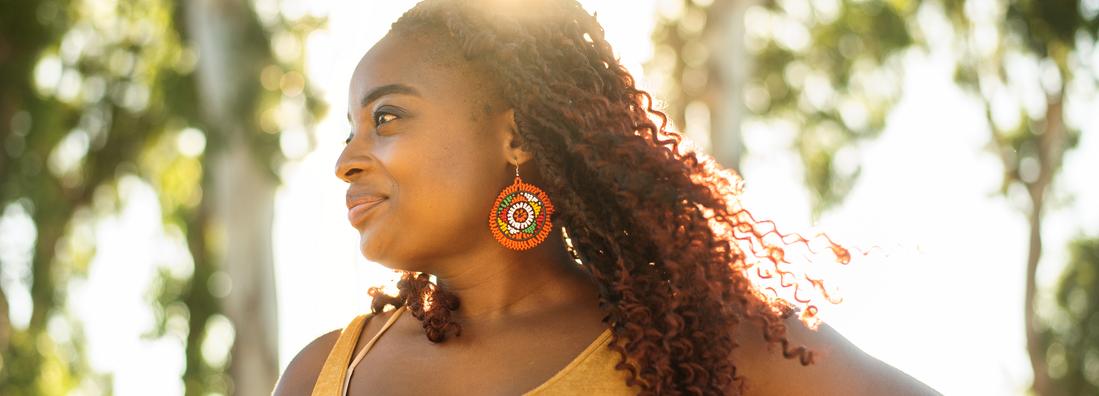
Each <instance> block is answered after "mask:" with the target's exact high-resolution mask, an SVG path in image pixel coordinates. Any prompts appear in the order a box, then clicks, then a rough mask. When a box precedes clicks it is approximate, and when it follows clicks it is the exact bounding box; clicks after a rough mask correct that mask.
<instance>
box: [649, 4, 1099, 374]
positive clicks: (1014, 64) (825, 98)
mask: <svg viewBox="0 0 1099 396" xmlns="http://www.w3.org/2000/svg"><path fill="white" fill-rule="evenodd" d="M758 1H761V3H760V6H749V7H748V8H747V9H746V10H745V11H744V15H743V22H744V34H745V37H744V40H745V43H746V47H747V48H748V52H749V54H751V55H752V56H753V62H754V64H753V65H752V67H751V68H750V70H751V71H750V73H749V78H748V83H747V84H746V85H745V87H744V89H743V91H738V90H730V89H729V86H727V85H726V84H723V83H720V82H718V83H713V82H711V83H709V84H707V81H721V79H720V76H721V73H722V71H721V70H720V69H722V68H724V69H726V70H728V69H729V68H730V66H729V65H728V64H722V63H715V62H713V61H710V63H708V64H707V65H706V66H705V67H706V69H702V70H705V71H704V72H699V71H698V70H699V69H698V67H697V64H699V61H698V60H697V59H695V58H698V56H696V55H692V54H719V53H733V54H736V53H738V51H739V49H738V45H736V43H733V42H730V41H728V40H729V39H725V40H709V39H707V38H706V35H705V34H703V33H705V32H710V31H722V30H723V29H727V28H722V27H720V26H718V25H719V24H723V23H724V24H728V23H733V24H735V23H737V22H736V21H735V20H732V19H730V18H729V17H728V15H727V11H722V10H727V9H729V7H730V6H729V5H728V4H727V3H732V1H725V0H662V1H661V2H660V4H664V5H663V6H661V7H662V9H670V10H673V11H672V12H664V14H665V17H664V18H663V19H662V22H661V23H660V24H659V25H658V26H657V29H656V33H655V34H654V40H655V41H656V43H657V44H656V45H657V50H656V51H655V56H654V61H653V64H652V65H650V66H652V67H651V69H653V70H654V74H659V73H663V74H668V75H670V77H669V78H668V79H667V81H662V80H660V79H659V78H658V79H656V80H657V82H658V83H663V84H658V85H659V86H660V88H661V89H662V91H663V92H662V96H664V97H666V98H668V100H669V102H670V104H669V105H668V107H667V108H668V110H669V111H668V112H669V114H670V115H671V118H672V119H673V120H675V121H676V122H677V124H679V125H681V126H682V125H684V124H686V129H687V130H690V129H691V128H692V126H691V123H692V119H691V117H690V116H689V114H688V113H690V110H689V109H690V108H691V107H692V106H694V103H696V102H697V101H702V103H707V102H708V101H712V100H713V98H714V97H728V96H735V95H743V97H744V102H743V103H744V105H745V106H746V107H747V109H748V110H749V111H750V113H751V114H752V115H753V116H750V117H747V118H745V119H746V120H758V121H761V122H766V123H768V127H769V128H767V129H768V130H771V131H775V130H790V131H792V133H793V135H794V138H793V145H794V147H795V148H796V149H797V151H798V153H799V154H800V156H801V158H802V161H803V163H804V165H805V168H804V172H805V181H806V184H807V185H808V186H809V188H810V190H811V191H813V192H814V193H815V194H814V195H815V196H814V198H815V200H814V203H813V206H814V207H813V211H814V214H819V213H821V211H823V210H826V209H827V208H828V207H830V206H832V205H834V204H835V203H837V202H839V201H840V200H841V199H842V197H843V196H844V195H845V194H846V192H847V191H849V190H850V188H851V187H852V186H853V184H854V180H855V179H856V177H857V175H858V173H859V171H858V169H859V167H858V160H857V156H856V155H855V154H856V153H857V148H858V142H859V141H861V140H862V139H867V138H872V137H875V136H877V134H878V133H879V132H880V131H881V129H882V127H883V125H884V122H885V118H886V116H887V114H888V112H889V109H890V108H891V107H892V105H893V104H894V103H895V101H896V99H897V98H898V95H899V83H900V81H901V76H900V71H901V69H900V66H901V65H900V59H899V57H898V56H897V55H898V54H901V53H902V51H903V50H905V49H906V48H908V47H910V46H912V45H923V44H924V43H923V42H922V41H921V40H919V39H922V38H923V37H921V36H920V35H919V34H920V28H921V26H919V25H917V24H916V23H915V21H916V18H914V16H916V15H917V14H918V13H921V12H928V13H931V14H935V15H938V16H939V17H940V18H942V17H945V18H946V20H948V21H950V22H947V23H946V24H945V25H946V26H945V28H946V29H949V28H951V27H952V28H953V29H954V30H953V31H949V32H935V33H936V34H938V33H942V34H946V35H949V36H951V37H950V38H948V39H947V40H946V41H945V42H946V43H947V44H948V45H951V44H953V45H954V46H955V48H951V49H952V50H954V53H955V54H956V56H957V57H956V58H955V61H956V64H957V72H956V73H955V76H956V81H957V82H958V83H959V85H960V86H962V87H963V88H965V89H968V90H969V91H970V92H972V93H973V94H975V95H976V96H977V97H978V98H979V99H980V101H981V102H982V103H983V104H984V108H985V115H986V118H987V119H988V125H989V130H990V131H991V135H992V136H991V137H992V138H991V139H990V140H991V142H992V144H991V146H992V149H993V151H994V152H995V153H996V154H997V155H998V156H999V158H1000V159H1001V160H1002V163H1003V166H1004V178H1003V184H1002V186H1003V187H1002V189H1001V193H1003V194H1007V195H1009V196H1012V197H1016V196H1022V197H1024V198H1023V200H1025V201H1027V203H1028V205H1026V207H1025V208H1022V211H1023V212H1024V213H1025V214H1026V216H1027V218H1028V222H1029V224H1030V231H1029V232H1030V243H1029V252H1028V256H1027V269H1026V279H1027V280H1026V289H1025V307H1024V309H1025V314H1024V317H1025V321H1026V334H1027V349H1028V353H1029V355H1030V359H1031V364H1032V366H1033V371H1034V385H1033V386H1034V390H1035V392H1037V393H1038V394H1041V395H1048V394H1053V392H1054V389H1053V388H1052V387H1053V385H1052V384H1051V380H1050V377H1049V369H1048V367H1047V362H1046V351H1045V350H1044V349H1043V343H1042V342H1041V339H1040V337H1039V334H1038V330H1039V327H1040V326H1039V324H1038V323H1037V320H1038V317H1037V315H1036V312H1035V300H1036V296H1037V287H1036V283H1035V274H1036V273H1037V267H1038V263H1039V260H1040V258H1041V252H1042V240H1041V219H1042V211H1043V208H1044V207H1045V206H1046V205H1047V203H1046V201H1047V192H1048V191H1049V188H1050V186H1051V185H1052V182H1053V180H1054V176H1055V175H1056V174H1057V172H1058V171H1059V169H1060V166H1061V161H1062V157H1063V154H1064V152H1065V151H1066V150H1068V149H1070V148H1071V147H1073V146H1074V145H1075V142H1076V141H1077V139H1078V135H1079V132H1078V126H1077V125H1072V123H1071V122H1066V121H1070V120H1066V119H1065V115H1064V109H1065V104H1066V101H1071V100H1072V95H1071V94H1069V93H1067V92H1066V91H1067V90H1068V89H1069V88H1072V87H1074V86H1075V87H1094V86H1095V84H1096V79H1097V78H1099V76H1096V73H1095V72H1094V68H1091V71H1089V69H1088V67H1087V66H1086V65H1088V62H1089V61H1088V60H1087V59H1084V58H1083V57H1082V56H1081V53H1080V52H1079V51H1078V50H1077V49H1078V48H1087V49H1091V48H1094V46H1095V42H1096V30H1097V29H1099V18H1097V15H1099V4H1096V2H1094V1H1080V0H1053V1H1034V0H992V1H960V0H959V1H954V0H946V1H935V0H925V1H920V0H820V1H811V2H805V1H796V0H758ZM733 8H735V6H733ZM698 10H703V11H705V12H702V11H698ZM734 14H735V13H734ZM669 15H670V17H669ZM711 25H715V26H711ZM934 28H942V27H934ZM1089 51H1093V50H1089ZM1088 53H1090V52H1088ZM732 59H736V58H732ZM746 62H747V60H741V63H746ZM692 64H696V66H694V67H695V68H694V69H692V68H691V65H692ZM715 69H716V70H715ZM726 73H728V72H727V71H726ZM732 74H734V75H735V73H732ZM715 75H717V76H719V78H718V79H716V80H714V78H713V76H715ZM707 86H708V87H710V88H707V89H702V88H703V87H707ZM1079 91H1080V92H1083V93H1086V92H1090V91H1089V90H1088V89H1087V88H1080V89H1079ZM725 102H727V103H732V102H736V99H727V100H725ZM718 103H720V102H718ZM708 108H709V109H722V110H721V111H722V112H727V113H729V114H738V113H737V112H736V111H731V110H728V109H726V108H725V107H723V106H722V105H720V104H718V105H714V104H708ZM710 118H711V119H712V120H713V121H712V123H713V125H712V127H711V131H712V132H711V133H712V134H715V135H716V134H720V135H722V136H715V137H713V138H712V140H713V141H714V142H715V145H716V144H718V143H717V142H727V143H722V144H727V145H734V146H736V147H739V144H734V143H732V142H736V141H738V140H739V136H736V135H734V134H736V133H739V132H738V129H736V127H732V126H729V125H727V123H728V122H733V123H739V122H743V121H744V120H733V121H720V119H719V118H718V117H716V116H711V117H710ZM738 150H739V149H736V150H730V149H728V148H722V147H714V148H713V151H714V152H715V153H716V154H717V155H716V157H717V158H718V159H719V160H722V161H723V162H724V163H725V165H727V166H738V165H739V164H738V162H739V161H740V159H739V158H740V157H739V155H740V154H739V151H738ZM723 152H725V153H736V155H722V153H723Z"/></svg>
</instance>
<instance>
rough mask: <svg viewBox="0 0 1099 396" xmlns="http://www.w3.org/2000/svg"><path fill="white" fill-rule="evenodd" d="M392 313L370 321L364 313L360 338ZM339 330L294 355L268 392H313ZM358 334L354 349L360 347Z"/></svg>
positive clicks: (282, 395) (280, 395) (279, 395)
mask: <svg viewBox="0 0 1099 396" xmlns="http://www.w3.org/2000/svg"><path fill="white" fill-rule="evenodd" d="M390 313H392V310H390V311H386V312H383V313H379V314H377V315H376V316H381V317H383V320H380V321H379V320H370V318H371V317H373V316H375V315H374V314H367V317H366V324H365V325H364V328H363V332H362V334H363V335H369V334H374V333H376V332H377V331H378V330H379V329H378V327H379V326H380V324H379V323H380V322H385V320H384V318H385V317H388V316H389V314H390ZM342 332H343V329H336V330H332V331H330V332H327V333H324V334H323V335H321V336H320V337H317V338H316V339H314V340H313V341H312V342H310V343H309V344H308V345H306V346H305V347H304V348H302V349H301V351H298V354H297V355H295V356H294V358H293V359H292V360H290V364H288V365H287V366H286V370H285V371H283V373H282V375H280V376H279V380H278V383H276V384H275V390H274V391H273V392H272V393H271V395H272V396H299V395H302V396H308V395H310V394H312V393H313V386H314V385H316V383H317V377H319V376H320V373H321V367H323V366H324V361H325V360H326V359H328V354H329V353H330V352H331V351H332V347H333V346H335V345H336V340H338V339H339V338H340V333H342ZM362 337H363V336H362V335H360V339H359V342H358V344H359V345H356V350H357V349H358V348H360V347H362V344H363V342H362Z"/></svg>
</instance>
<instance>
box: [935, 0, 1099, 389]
mask: <svg viewBox="0 0 1099 396" xmlns="http://www.w3.org/2000/svg"><path fill="white" fill-rule="evenodd" d="M942 9H943V10H945V12H946V15H947V16H948V18H949V20H950V21H951V22H953V26H954V28H955V29H956V39H955V40H953V42H954V43H956V46H957V48H955V50H956V51H957V53H958V54H959V57H958V58H957V68H956V72H955V80H956V81H957V82H958V84H959V85H960V86H961V87H963V88H965V89H967V90H969V91H970V92H971V93H972V94H974V95H975V96H977V97H978V98H979V99H980V100H981V102H982V103H983V104H984V108H985V116H986V118H987V120H988V127H989V131H990V132H991V135H992V136H991V141H992V144H991V149H992V150H993V152H995V153H996V155H997V156H998V157H999V158H1000V160H1001V161H1002V163H1003V168H1004V175H1003V184H1002V188H1001V193H1003V194H1007V195H1008V196H1009V197H1025V198H1022V199H1023V200H1024V201H1025V202H1027V205H1025V207H1022V208H1020V210H1021V211H1022V212H1023V213H1024V214H1025V215H1026V217H1027V221H1028V222H1029V224H1030V231H1029V232H1030V242H1029V250H1028V253H1027V261H1026V263H1027V266H1026V291H1025V297H1024V299H1025V300H1024V304H1025V305H1024V320H1025V326H1026V337H1027V352H1028V354H1029V355H1030V362H1031V366H1032V368H1033V373H1034V384H1033V390H1034V391H1035V392H1036V393H1037V394H1039V395H1052V394H1056V393H1057V389H1056V388H1055V384H1053V383H1052V380H1051V378H1050V368H1049V362H1048V361H1047V359H1046V356H1047V355H1046V350H1045V348H1044V347H1043V342H1042V341H1041V335H1040V334H1039V331H1040V327H1041V325H1040V323H1039V317H1038V314H1037V312H1036V307H1035V302H1036V300H1037V294H1038V293H1037V292H1038V288H1037V282H1036V279H1035V276H1036V274H1037V272H1038V263H1039V262H1040V260H1041V256H1042V234H1041V226H1042V214H1043V210H1045V209H1046V206H1047V205H1048V203H1047V201H1049V196H1048V193H1049V192H1050V187H1051V186H1052V185H1053V181H1054V177H1055V176H1056V175H1057V173H1058V172H1059V171H1060V168H1061V163H1062V159H1063V157H1064V153H1065V151H1067V150H1069V149H1070V148H1072V147H1074V146H1075V145H1076V142H1077V140H1078V139H1079V129H1078V128H1079V125H1073V123H1072V121H1073V120H1071V119H1068V118H1066V116H1065V106H1066V103H1067V102H1069V101H1071V100H1073V99H1074V96H1073V94H1074V93H1078V94H1079V93H1083V92H1086V90H1083V91H1077V92H1070V91H1069V90H1070V89H1072V88H1073V87H1094V86H1095V85H1096V83H1097V79H1099V75H1096V73H1094V72H1089V70H1088V68H1086V67H1082V65H1086V64H1087V62H1088V61H1087V60H1085V59H1082V58H1081V54H1080V52H1078V50H1077V49H1078V48H1087V49H1091V48H1093V47H1094V46H1095V42H1096V34H1097V30H1099V4H1095V2H1089V1H1079V0H1056V1H1026V0H1018V1H997V2H976V1H946V2H943V3H942ZM1020 187H1021V188H1020ZM1096 364H1099V363H1096Z"/></svg>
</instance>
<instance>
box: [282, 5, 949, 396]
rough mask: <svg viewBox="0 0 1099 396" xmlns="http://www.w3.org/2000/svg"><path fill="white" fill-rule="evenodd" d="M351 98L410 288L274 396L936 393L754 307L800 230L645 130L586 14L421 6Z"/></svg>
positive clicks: (640, 100) (360, 321) (728, 176)
mask: <svg viewBox="0 0 1099 396" xmlns="http://www.w3.org/2000/svg"><path fill="white" fill-rule="evenodd" d="M348 99H349V101H348V108H349V114H348V118H349V120H350V122H351V124H352V132H351V134H350V136H349V137H348V138H347V146H346V148H345V149H344V151H343V153H342V155H341V156H340V157H339V160H338V161H337V164H336V175H337V176H338V177H340V178H341V179H343V180H344V181H346V182H347V183H349V189H348V192H347V202H348V208H349V220H350V222H351V224H352V225H353V226H354V227H355V228H356V229H357V230H358V231H359V233H360V235H361V239H360V245H361V246H360V248H361V251H362V254H363V255H364V256H365V257H366V258H367V259H369V260H371V261H374V262H378V263H382V264H384V265H386V266H388V267H390V268H393V269H396V270H400V271H404V275H403V278H402V280H401V281H400V283H399V285H398V289H399V294H398V295H396V296H389V295H385V294H383V293H381V292H380V291H379V290H378V289H371V290H370V294H371V295H372V296H373V297H374V303H373V309H372V312H371V313H370V314H367V315H361V316H359V317H357V318H355V320H354V321H352V322H351V324H349V325H348V326H347V328H345V329H343V330H342V331H340V330H337V331H333V332H330V333H328V334H325V335H323V336H321V337H319V338H317V339H316V340H315V341H313V342H312V343H310V344H309V345H308V346H306V347H305V348H304V349H303V350H302V351H301V352H300V353H299V354H298V355H297V356H296V357H295V358H294V360H293V361H292V362H291V363H290V365H289V366H288V367H287V369H286V372H285V373H283V375H282V377H281V378H280V380H279V383H278V384H277V387H276V389H275V392H274V393H275V394H276V395H305V394H313V395H343V394H349V395H368V394H369V395H438V394H467V395H474V394H476V395H481V394H499V395H517V394H532V395H533V394H537V395H548V394H593V395H603V394H607V395H618V394H623V395H624V394H639V393H641V394H707V395H711V394H740V393H749V394H781V395H793V394H845V395H856V394H933V393H934V391H933V390H931V389H930V388H928V387H926V386H925V385H923V384H921V383H919V382H918V381H916V380H914V379H912V378H911V377H908V376H907V375H905V374H903V373H901V372H899V371H897V370H896V369H894V368H892V367H890V366H888V365H886V364H884V363H881V362H880V361H877V360H875V359H874V358H872V357H870V356H868V355H866V354H864V353H863V352H861V351H860V350H858V349H857V348H856V347H854V346H853V345H852V344H850V343H849V342H847V341H846V340H845V339H844V338H843V337H841V336H840V335H838V334H837V333H835V332H834V331H832V330H831V329H830V328H829V327H828V326H827V325H825V326H822V327H820V329H819V330H817V331H814V330H811V329H810V328H809V327H808V326H807V325H806V323H805V322H803V320H805V321H807V320H808V319H810V318H811V317H812V315H813V314H815V312H816V307H815V306H814V305H813V304H812V303H811V302H810V301H807V300H804V301H803V300H800V299H799V300H798V301H799V302H803V303H804V304H803V306H804V307H806V308H809V309H808V310H806V311H803V314H802V315H801V319H802V320H799V318H795V317H793V316H792V315H791V314H792V313H794V312H795V308H794V307H793V306H792V305H789V304H786V303H784V301H783V300H780V299H776V298H773V297H766V296H765V295H764V294H762V293H760V292H759V288H757V287H755V286H754V284H753V282H752V281H751V280H750V279H749V273H756V272H757V271H760V270H761V268H763V267H764V266H766V265H768V264H769V265H770V268H772V269H773V270H775V271H778V272H780V273H782V276H786V275H791V276H798V275H804V274H798V273H795V272H792V271H788V270H786V271H780V270H778V267H777V266H776V265H775V263H776V262H778V261H782V251H783V250H782V249H783V248H784V247H786V246H785V244H786V242H783V240H789V238H786V237H787V236H783V235H782V234H777V231H774V230H773V229H772V230H771V231H770V233H774V234H775V235H778V236H780V238H779V241H778V243H777V244H776V242H775V241H774V240H773V239H768V238H766V236H767V234H768V233H769V232H768V228H767V227H765V225H767V223H766V222H756V221H755V220H753V219H752V218H751V216H750V215H749V214H748V213H747V212H746V211H744V210H741V209H739V206H738V203H737V194H738V193H739V190H738V188H739V185H738V184H737V179H736V176H735V175H734V174H733V173H731V172H728V171H725V170H722V169H720V167H718V166H717V165H716V164H715V163H714V162H713V161H712V160H710V159H709V158H706V157H704V156H702V155H696V154H695V153H693V152H691V151H689V150H687V149H684V148H683V147H680V146H679V144H680V135H678V134H676V133H673V132H670V131H667V130H665V125H664V122H663V121H661V123H660V124H659V125H658V124H656V123H654V122H653V121H652V120H651V119H650V116H656V117H658V118H659V119H661V120H664V116H663V114H661V113H660V112H658V111H655V110H653V109H652V107H651V105H650V104H651V99H650V97H649V95H648V94H647V93H645V92H643V91H640V90H638V89H637V88H636V87H635V85H634V81H633V78H632V77H631V76H630V74H629V73H628V72H627V71H626V69H625V68H623V67H622V66H621V65H620V64H619V62H618V61H617V60H616V59H615V58H614V57H613V53H612V50H611V47H610V45H609V44H608V43H607V42H606V40H605V39H604V37H603V30H602V27H600V25H599V24H598V23H597V22H596V20H595V18H594V17H593V16H592V15H590V14H588V13H587V12H585V11H584V10H583V9H582V8H581V7H580V5H578V4H577V3H576V2H575V1H573V0H539V1H524V2H517V1H511V2H507V1H487V2H486V1H478V2H473V1H460V0H427V1H424V2H422V3H420V4H419V5H417V6H416V7H415V8H413V9H412V10H410V11H408V12H407V13H406V14H405V15H404V16H402V17H401V18H400V19H399V20H398V21H397V22H396V23H394V24H393V26H392V29H391V30H390V32H389V33H388V34H387V35H386V36H385V37H384V38H383V39H382V40H381V41H379V42H378V43H377V44H376V45H375V46H374V47H373V48H371V49H370V51H369V52H367V54H366V55H365V56H363V58H362V59H361V61H360V62H359V64H358V66H357V68H356V70H355V72H354V75H353V76H352V80H351V87H350V96H349V98H348ZM486 218H487V220H488V222H487V224H486ZM775 235H771V236H775ZM807 242H808V241H807V240H804V239H798V240H796V241H794V242H793V243H800V244H802V245H805V244H806V243H807ZM833 248H834V249H835V250H836V252H837V253H839V257H838V258H839V260H840V261H844V260H845V257H843V256H844V255H845V251H844V250H842V248H840V247H838V246H833ZM763 252H766V253H765V254H764V253H763ZM764 272H766V271H762V272H759V273H760V274H762V273H764ZM431 277H434V278H435V279H434V281H432V279H431ZM822 290H823V288H822ZM389 305H392V306H393V307H394V309H390V310H384V308H386V306H389ZM406 312H407V313H410V315H403V313H406ZM773 348H774V349H773ZM367 352H369V353H367Z"/></svg>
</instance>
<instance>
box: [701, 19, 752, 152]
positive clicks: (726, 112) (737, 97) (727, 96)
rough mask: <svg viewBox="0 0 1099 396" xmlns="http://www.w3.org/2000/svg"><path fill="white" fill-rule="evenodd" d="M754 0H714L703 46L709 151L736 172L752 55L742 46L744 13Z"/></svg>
mask: <svg viewBox="0 0 1099 396" xmlns="http://www.w3.org/2000/svg"><path fill="white" fill-rule="evenodd" d="M756 2H757V0H743V1H739V0H737V1H731V0H725V1H717V2H715V3H714V4H713V5H712V6H711V8H710V12H709V13H708V16H707V18H708V20H707V36H706V38H705V40H706V47H707V48H709V51H708V52H709V54H710V71H709V72H710V76H711V78H710V81H711V83H710V84H709V86H710V87H711V88H710V91H709V92H707V94H706V105H707V107H709V109H710V151H711V152H712V154H713V157H714V159H716V160H717V161H718V162H719V163H721V164H722V165H724V166H726V167H728V168H732V169H736V170H737V171H738V172H739V171H740V165H741V164H740V161H741V157H742V155H743V153H744V148H743V138H742V137H741V135H740V124H741V122H743V121H744V117H745V115H746V114H747V111H746V108H745V106H744V86H745V84H746V83H747V81H748V73H749V71H750V70H751V59H752V56H751V55H750V54H749V53H748V49H747V48H746V47H745V45H744V14H745V11H746V10H747V9H748V8H749V7H751V6H752V5H753V4H755V3H756Z"/></svg>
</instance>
